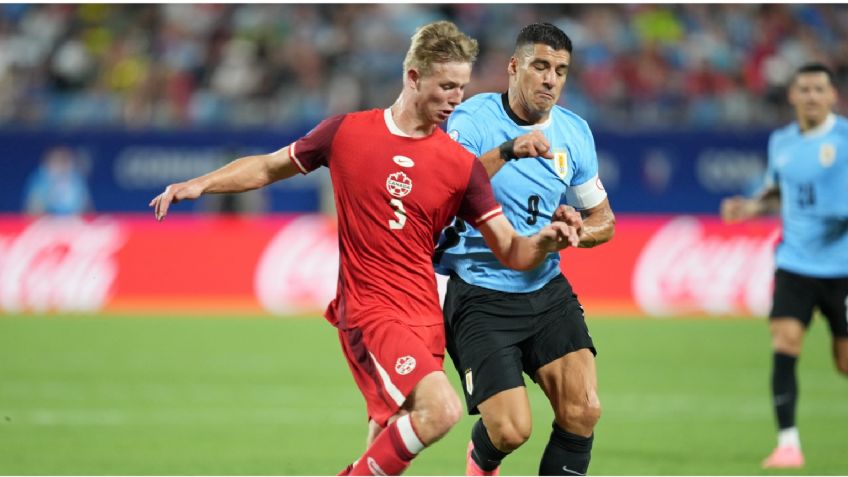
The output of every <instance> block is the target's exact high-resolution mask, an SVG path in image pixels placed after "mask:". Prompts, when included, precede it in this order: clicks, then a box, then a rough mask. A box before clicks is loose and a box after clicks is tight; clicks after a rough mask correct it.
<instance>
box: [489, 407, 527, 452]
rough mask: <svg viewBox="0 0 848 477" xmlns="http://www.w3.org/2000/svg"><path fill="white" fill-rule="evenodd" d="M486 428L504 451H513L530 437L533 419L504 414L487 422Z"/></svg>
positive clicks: (495, 442)
mask: <svg viewBox="0 0 848 477" xmlns="http://www.w3.org/2000/svg"><path fill="white" fill-rule="evenodd" d="M513 417H514V418H513ZM486 429H487V430H488V431H489V434H490V436H491V438H492V443H493V444H494V445H495V447H497V448H498V449H499V450H500V451H502V452H512V451H514V450H515V449H518V448H519V447H521V446H522V445H523V444H524V443H525V442H527V439H530V434H531V432H532V431H533V421H532V420H531V419H530V418H529V417H528V418H521V417H515V416H503V417H501V418H499V419H496V420H495V421H494V422H490V423H489V424H487V425H486Z"/></svg>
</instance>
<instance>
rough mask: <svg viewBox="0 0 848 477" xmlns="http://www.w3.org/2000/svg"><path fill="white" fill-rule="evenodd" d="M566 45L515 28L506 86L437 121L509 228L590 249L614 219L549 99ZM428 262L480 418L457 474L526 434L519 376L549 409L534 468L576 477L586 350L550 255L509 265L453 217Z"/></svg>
mask: <svg viewBox="0 0 848 477" xmlns="http://www.w3.org/2000/svg"><path fill="white" fill-rule="evenodd" d="M571 51H572V45H571V40H570V39H569V38H568V36H567V35H566V34H565V33H563V32H562V31H561V30H560V29H559V28H557V27H555V26H553V25H551V24H547V23H545V24H533V25H529V26H527V27H525V28H524V29H522V31H521V32H520V33H519V35H518V38H517V40H516V48H515V51H514V54H513V57H512V58H511V59H510V62H509V65H508V68H507V72H508V74H509V90H508V91H507V93H504V94H496V93H487V94H478V95H476V96H474V97H473V98H471V99H469V100H468V101H466V102H465V103H463V104H462V105H460V107H459V108H457V109H456V110H455V111H454V113H453V114H452V115H451V117H450V119H449V121H448V128H447V129H448V133H449V134H450V135H451V136H452V137H453V138H454V139H455V140H456V141H459V143H461V144H462V145H463V146H465V147H466V148H467V149H468V150H470V151H471V152H473V153H474V154H476V155H477V156H478V157H479V158H480V160H481V161H482V162H483V164H484V165H485V167H486V170H487V171H488V173H489V176H490V177H491V178H492V186H493V189H494V191H495V196H496V198H497V200H498V202H500V203H501V205H502V206H503V210H504V213H505V214H506V215H507V217H508V218H509V220H510V222H512V223H513V225H514V226H515V228H516V230H519V231H520V233H530V232H532V231H535V230H538V229H539V228H541V227H543V226H545V225H546V224H548V223H550V222H551V220H563V221H566V222H568V223H569V224H571V225H575V226H579V227H580V246H582V247H591V246H594V245H598V244H600V243H603V242H606V241H607V240H609V239H610V238H611V237H612V234H613V228H614V222H615V219H614V216H613V213H612V210H611V209H610V205H609V201H608V200H607V196H606V192H605V191H604V189H603V186H602V185H601V181H600V179H599V178H598V161H597V156H596V153H595V144H594V140H593V138H592V133H591V131H590V130H589V127H588V125H587V124H586V122H585V121H584V120H583V119H581V118H580V117H579V116H577V115H576V114H574V113H572V112H571V111H568V110H567V109H564V108H562V107H560V106H557V105H556V103H557V101H558V99H559V97H560V94H561V92H562V88H563V86H564V85H565V81H566V77H567V74H568V70H569V67H570V64H571ZM519 158H521V159H520V160H517V159H519ZM564 202H567V203H568V204H569V205H570V206H573V207H574V208H576V209H578V210H579V211H580V212H576V211H575V210H574V208H571V207H569V206H565V205H563V203H564ZM581 215H582V216H581ZM435 259H436V260H437V263H438V265H439V270H440V271H441V273H445V274H450V276H451V278H450V279H449V281H448V286H447V294H446V297H445V305H444V313H445V325H446V329H447V336H448V351H449V352H450V354H451V357H452V359H453V361H454V365H455V366H456V368H457V371H458V372H459V374H460V377H461V380H462V383H463V387H464V391H465V398H466V404H467V406H468V411H469V413H471V414H475V413H478V412H479V413H480V414H481V420H479V421H477V423H476V424H475V425H474V428H473V430H472V435H471V442H470V443H469V452H468V455H467V462H466V464H467V465H466V473H467V475H495V474H496V473H497V472H498V468H499V465H500V462H501V460H502V459H503V458H504V457H505V456H506V455H507V454H508V453H509V452H511V451H513V450H514V449H516V448H518V447H519V446H520V445H522V444H523V443H524V442H525V441H526V440H527V439H528V438H529V436H530V432H531V423H532V418H531V415H530V404H529V399H528V396H527V390H526V388H525V387H524V380H523V376H522V372H524V373H527V374H528V375H529V376H530V377H531V378H532V379H533V380H534V381H536V382H538V383H539V385H540V386H541V388H542V390H543V391H544V392H545V394H546V395H547V396H548V398H549V400H550V402H551V405H552V407H553V410H554V414H555V421H554V423H553V432H552V433H551V436H550V441H549V443H548V446H547V448H546V449H545V452H544V454H543V456H542V459H541V462H540V466H539V472H540V474H542V475H569V474H572V475H573V474H584V473H585V472H586V470H587V468H588V465H589V459H590V456H591V449H592V440H593V435H594V434H593V432H594V426H595V424H596V422H597V421H598V419H599V417H600V412H601V409H600V401H599V399H598V396H597V390H596V389H597V379H596V372H595V361H594V353H595V348H594V344H593V342H592V339H591V337H590V336H589V333H588V329H587V328H586V324H585V320H584V317H583V309H582V307H581V306H580V303H579V302H578V301H577V297H576V295H575V294H574V292H573V291H572V289H571V286H570V284H569V283H568V281H567V280H566V279H565V277H564V276H563V275H562V272H561V270H560V259H559V255H557V254H551V255H549V257H548V259H547V260H546V261H545V263H543V264H542V265H540V266H539V267H538V268H536V269H534V270H531V271H527V272H513V271H510V270H507V269H505V268H504V267H503V266H502V265H500V264H499V263H498V262H497V259H496V258H495V257H494V256H493V255H492V254H491V253H490V252H488V247H487V246H486V244H485V242H484V241H483V238H482V237H481V236H480V233H479V232H478V231H476V230H474V229H473V228H471V227H468V226H466V225H465V224H463V223H461V222H457V223H456V224H455V225H454V227H453V228H452V229H448V230H446V232H445V236H444V240H443V241H442V243H441V244H440V246H439V247H438V248H437V251H436V255H435Z"/></svg>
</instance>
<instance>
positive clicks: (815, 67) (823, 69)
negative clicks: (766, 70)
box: [792, 63, 836, 86]
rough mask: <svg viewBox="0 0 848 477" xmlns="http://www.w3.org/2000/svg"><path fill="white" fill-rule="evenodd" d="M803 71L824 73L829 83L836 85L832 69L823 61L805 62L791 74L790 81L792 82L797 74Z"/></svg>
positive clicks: (796, 77)
mask: <svg viewBox="0 0 848 477" xmlns="http://www.w3.org/2000/svg"><path fill="white" fill-rule="evenodd" d="M805 73H824V74H825V75H827V80H828V81H830V84H831V85H833V86H836V76H835V75H834V74H833V70H831V69H830V68H828V67H827V66H826V65H825V64H823V63H807V64H805V65H802V66H801V67H800V68H798V69H797V70H796V71H795V75H794V76H792V82H793V83H794V82H795V80H796V79H798V77H799V76H801V75H802V74H805Z"/></svg>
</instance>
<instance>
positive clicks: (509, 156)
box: [498, 139, 518, 161]
mask: <svg viewBox="0 0 848 477" xmlns="http://www.w3.org/2000/svg"><path fill="white" fill-rule="evenodd" d="M498 150H499V151H500V153H501V159H503V160H504V161H514V160H516V159H518V158H517V157H515V139H510V140H509V141H507V142H505V143H503V144H501V145H500V146H498Z"/></svg>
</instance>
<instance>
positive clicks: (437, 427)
mask: <svg viewBox="0 0 848 477" xmlns="http://www.w3.org/2000/svg"><path fill="white" fill-rule="evenodd" d="M448 396H449V397H448ZM448 396H446V397H445V398H444V399H441V400H439V401H437V402H435V403H433V404H432V405H430V406H425V407H423V408H421V409H419V410H418V411H417V413H416V414H417V417H418V429H417V430H418V431H419V433H420V434H421V436H420V437H421V438H422V441H424V442H425V443H426V444H427V445H429V444H432V443H433V442H435V441H436V440H438V439H439V438H441V437H442V436H444V435H445V434H447V433H448V431H449V430H450V429H451V428H452V427H453V426H455V425H456V423H457V422H459V420H460V419H461V418H462V403H460V401H459V398H458V397H456V394H453V393H452V395H448Z"/></svg>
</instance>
